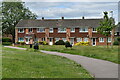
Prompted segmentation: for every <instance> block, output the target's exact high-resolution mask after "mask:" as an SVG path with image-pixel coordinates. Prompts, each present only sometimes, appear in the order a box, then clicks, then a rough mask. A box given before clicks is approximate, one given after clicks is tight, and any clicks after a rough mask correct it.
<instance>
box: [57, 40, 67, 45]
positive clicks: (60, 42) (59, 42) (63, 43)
mask: <svg viewBox="0 0 120 80" xmlns="http://www.w3.org/2000/svg"><path fill="white" fill-rule="evenodd" d="M55 45H65V42H64V41H63V40H59V41H57V42H56V43H55Z"/></svg>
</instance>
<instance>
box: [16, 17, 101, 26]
mask: <svg viewBox="0 0 120 80" xmlns="http://www.w3.org/2000/svg"><path fill="white" fill-rule="evenodd" d="M101 20H102V19H44V20H21V21H20V22H19V23H18V24H17V26H16V27H33V28H34V27H48V28H49V27H53V28H57V27H98V26H99V22H100V21H101Z"/></svg>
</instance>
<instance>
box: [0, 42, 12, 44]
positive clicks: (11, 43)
mask: <svg viewBox="0 0 120 80" xmlns="http://www.w3.org/2000/svg"><path fill="white" fill-rule="evenodd" d="M11 44H12V42H2V45H11Z"/></svg>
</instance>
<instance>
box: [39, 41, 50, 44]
mask: <svg viewBox="0 0 120 80" xmlns="http://www.w3.org/2000/svg"><path fill="white" fill-rule="evenodd" d="M39 44H41V45H48V43H47V42H46V41H40V42H39Z"/></svg>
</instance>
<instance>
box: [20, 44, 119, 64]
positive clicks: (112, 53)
mask: <svg viewBox="0 0 120 80" xmlns="http://www.w3.org/2000/svg"><path fill="white" fill-rule="evenodd" d="M20 47H24V48H26V47H29V46H28V45H27V46H26V45H24V46H20ZM40 49H41V50H47V51H56V52H63V53H69V54H75V55H82V56H87V57H92V58H96V59H102V60H107V61H111V62H114V63H119V64H120V59H118V50H120V49H118V46H114V47H113V48H110V47H109V48H106V46H73V48H72V49H70V48H68V49H66V48H65V47H64V46H63V45H52V46H50V45H40Z"/></svg>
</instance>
